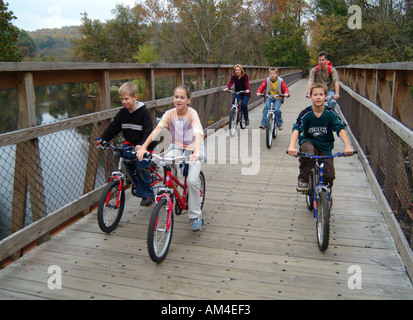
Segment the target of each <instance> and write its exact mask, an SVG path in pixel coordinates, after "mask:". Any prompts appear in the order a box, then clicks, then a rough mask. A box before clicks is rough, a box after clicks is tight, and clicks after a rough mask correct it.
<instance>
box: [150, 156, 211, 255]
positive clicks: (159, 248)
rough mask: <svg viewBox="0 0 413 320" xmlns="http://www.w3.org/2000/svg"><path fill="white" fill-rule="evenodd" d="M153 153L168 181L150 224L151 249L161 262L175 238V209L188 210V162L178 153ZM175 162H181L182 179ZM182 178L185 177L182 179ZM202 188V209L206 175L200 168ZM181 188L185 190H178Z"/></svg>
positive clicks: (200, 185)
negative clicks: (176, 154)
mask: <svg viewBox="0 0 413 320" xmlns="http://www.w3.org/2000/svg"><path fill="white" fill-rule="evenodd" d="M153 156H154V157H156V158H158V159H159V160H160V164H159V165H160V166H161V167H163V168H164V179H163V181H165V184H164V185H162V186H160V187H159V188H158V193H157V195H156V197H155V201H156V205H155V208H154V209H153V211H152V215H151V218H150V221H149V226H148V238H147V239H148V252H149V256H150V257H151V259H152V260H153V261H154V262H157V263H160V262H162V261H163V259H165V257H166V255H167V253H168V250H169V246H170V244H171V240H172V231H173V227H174V215H173V211H174V209H175V214H176V215H181V214H183V213H185V212H184V211H185V210H188V189H187V175H186V174H185V171H186V170H188V167H187V166H188V162H187V161H186V160H185V156H177V157H172V158H165V157H161V156H158V155H157V154H153ZM176 163H178V164H181V167H182V171H183V172H184V174H183V176H184V181H183V182H182V181H180V180H179V179H178V177H177V168H176V165H175V164H176ZM181 180H182V179H181ZM198 181H199V189H200V197H201V209H202V207H203V205H204V200H205V176H204V174H203V172H202V171H201V172H200V173H199V180H198ZM179 190H182V191H181V192H179Z"/></svg>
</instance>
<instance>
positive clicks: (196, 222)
mask: <svg viewBox="0 0 413 320" xmlns="http://www.w3.org/2000/svg"><path fill="white" fill-rule="evenodd" d="M190 221H191V224H192V231H194V232H195V231H199V230H200V229H201V226H202V225H203V224H204V220H203V219H201V218H195V219H191V220H190Z"/></svg>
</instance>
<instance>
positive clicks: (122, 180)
mask: <svg viewBox="0 0 413 320" xmlns="http://www.w3.org/2000/svg"><path fill="white" fill-rule="evenodd" d="M98 148H101V149H104V150H111V151H112V152H113V154H114V156H115V158H116V159H118V167H117V171H113V172H112V173H111V175H110V178H109V182H108V184H107V186H106V187H105V188H104V189H103V191H102V195H101V196H100V200H99V207H98V214H97V220H98V224H99V228H100V230H102V231H103V232H106V233H110V232H112V231H113V230H115V229H116V228H117V226H118V225H119V222H120V219H121V218H122V214H123V210H124V208H125V189H126V188H127V187H128V185H129V184H130V183H131V182H132V181H134V179H135V178H136V170H130V169H128V167H131V168H135V167H136V161H137V159H125V158H124V157H123V153H124V152H125V151H127V152H129V153H130V154H131V155H132V157H133V155H134V154H135V155H136V152H135V150H134V147H132V146H131V147H128V148H122V147H114V146H113V145H111V144H110V143H109V142H106V141H102V143H101V146H98ZM149 161H150V159H149ZM150 170H151V185H152V186H153V187H154V186H155V185H156V184H158V183H160V182H162V181H163V178H162V176H161V175H160V174H159V173H158V172H157V171H156V165H155V163H154V162H151V165H150ZM133 192H134V190H133V189H132V193H133Z"/></svg>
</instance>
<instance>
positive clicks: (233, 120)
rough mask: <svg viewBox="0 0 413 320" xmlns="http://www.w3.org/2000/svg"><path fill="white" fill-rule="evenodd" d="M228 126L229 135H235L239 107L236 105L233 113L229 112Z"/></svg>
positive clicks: (232, 110)
mask: <svg viewBox="0 0 413 320" xmlns="http://www.w3.org/2000/svg"><path fill="white" fill-rule="evenodd" d="M228 128H229V135H230V136H231V137H233V136H234V135H235V132H236V131H237V109H236V108H235V107H234V108H232V109H231V113H230V114H229V124H228Z"/></svg>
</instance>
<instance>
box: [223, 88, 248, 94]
mask: <svg viewBox="0 0 413 320" xmlns="http://www.w3.org/2000/svg"><path fill="white" fill-rule="evenodd" d="M224 92H225V91H224ZM226 92H230V93H234V94H240V93H245V90H241V91H232V90H231V89H228V90H227V91H226Z"/></svg>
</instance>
